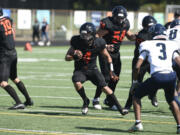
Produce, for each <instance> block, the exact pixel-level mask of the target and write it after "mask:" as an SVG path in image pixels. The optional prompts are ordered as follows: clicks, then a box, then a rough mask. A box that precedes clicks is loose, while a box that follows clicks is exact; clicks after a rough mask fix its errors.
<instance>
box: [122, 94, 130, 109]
mask: <svg viewBox="0 0 180 135" xmlns="http://www.w3.org/2000/svg"><path fill="white" fill-rule="evenodd" d="M131 106H132V94H131V92H129V96H128V99H127V101H126V104H125V107H124V108H126V109H130V108H131Z"/></svg>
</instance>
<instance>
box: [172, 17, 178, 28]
mask: <svg viewBox="0 0 180 135" xmlns="http://www.w3.org/2000/svg"><path fill="white" fill-rule="evenodd" d="M177 25H180V19H175V20H174V21H172V22H171V24H170V28H174V27H175V26H177Z"/></svg>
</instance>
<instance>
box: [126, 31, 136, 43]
mask: <svg viewBox="0 0 180 135" xmlns="http://www.w3.org/2000/svg"><path fill="white" fill-rule="evenodd" d="M126 37H127V38H128V39H129V40H131V41H135V40H136V34H133V33H132V32H131V31H127V33H126Z"/></svg>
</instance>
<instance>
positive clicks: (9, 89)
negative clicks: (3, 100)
mask: <svg viewBox="0 0 180 135" xmlns="http://www.w3.org/2000/svg"><path fill="white" fill-rule="evenodd" d="M4 89H5V90H6V91H7V93H8V94H9V95H10V96H11V97H12V98H13V99H14V101H15V102H16V104H20V103H21V100H20V99H19V97H18V95H17V93H16V91H15V90H14V88H13V87H11V86H10V85H7V86H6V87H4Z"/></svg>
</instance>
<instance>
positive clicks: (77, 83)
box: [74, 82, 83, 90]
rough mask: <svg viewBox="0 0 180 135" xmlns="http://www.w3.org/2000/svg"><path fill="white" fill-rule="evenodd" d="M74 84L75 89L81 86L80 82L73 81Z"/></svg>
mask: <svg viewBox="0 0 180 135" xmlns="http://www.w3.org/2000/svg"><path fill="white" fill-rule="evenodd" d="M74 86H75V88H76V90H80V89H81V88H82V87H83V86H82V83H81V82H74Z"/></svg>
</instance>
